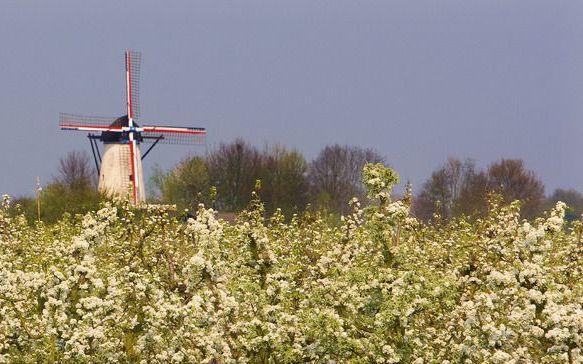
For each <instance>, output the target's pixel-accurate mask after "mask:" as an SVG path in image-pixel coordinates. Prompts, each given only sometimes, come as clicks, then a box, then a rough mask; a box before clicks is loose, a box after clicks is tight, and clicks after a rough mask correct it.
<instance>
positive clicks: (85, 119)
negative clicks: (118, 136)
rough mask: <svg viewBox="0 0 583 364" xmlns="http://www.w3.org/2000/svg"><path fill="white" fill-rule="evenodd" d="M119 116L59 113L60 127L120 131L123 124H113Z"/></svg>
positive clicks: (65, 128)
mask: <svg viewBox="0 0 583 364" xmlns="http://www.w3.org/2000/svg"><path fill="white" fill-rule="evenodd" d="M116 120H117V118H114V117H105V116H89V115H80V114H68V113H61V114H59V127H60V128H61V129H64V130H82V131H120V130H121V126H119V127H118V126H113V124H114V123H115V121H116Z"/></svg>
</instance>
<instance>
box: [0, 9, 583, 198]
mask: <svg viewBox="0 0 583 364" xmlns="http://www.w3.org/2000/svg"><path fill="white" fill-rule="evenodd" d="M0 45H1V49H0V123H1V125H2V128H3V132H2V134H1V135H2V136H1V137H0V138H1V139H0V167H1V170H2V172H0V193H9V194H11V195H14V196H20V195H26V194H31V193H32V190H33V188H34V184H35V177H36V176H37V175H38V176H40V177H41V180H42V181H43V182H45V183H46V182H48V181H50V179H51V178H52V177H53V176H54V175H56V170H57V165H58V160H59V158H60V157H62V156H64V155H65V154H66V153H67V152H68V151H70V150H74V149H83V150H87V151H90V148H89V143H88V141H87V138H85V134H83V133H79V132H66V131H60V130H59V129H58V127H57V121H58V114H59V112H73V113H85V114H93V115H106V116H109V115H111V116H120V115H122V114H125V112H124V108H125V90H124V87H125V86H124V58H123V57H124V56H123V52H124V51H125V49H128V48H129V49H134V50H139V51H142V53H143V60H142V78H141V106H142V119H141V120H142V122H143V123H147V124H152V123H165V124H171V125H184V126H204V127H206V128H207V130H208V147H209V148H210V147H212V146H213V145H216V144H218V143H220V142H221V141H231V140H233V139H234V138H236V137H239V136H240V137H243V138H244V139H246V140H248V141H250V142H251V143H253V144H255V145H257V146H262V145H263V144H264V143H281V144H283V145H286V146H288V147H294V148H297V149H298V150H300V151H301V152H303V153H304V155H305V156H306V157H307V158H308V159H311V158H313V157H314V156H316V154H317V153H318V151H319V150H320V149H321V148H322V147H323V146H324V145H326V144H330V143H340V144H354V145H359V146H363V147H371V148H375V149H376V150H378V151H379V152H380V153H381V154H382V155H384V156H385V157H386V158H387V161H388V162H389V163H390V164H391V165H392V166H393V167H395V168H396V170H397V171H398V172H399V174H400V175H401V177H402V179H404V180H406V179H410V180H411V181H412V182H413V184H414V188H415V187H416V189H417V191H418V190H419V188H420V186H421V184H422V183H423V181H424V180H425V179H426V178H427V177H428V176H429V175H430V173H431V171H432V170H434V169H435V168H437V167H438V166H439V165H441V164H442V163H443V162H444V161H445V160H446V158H447V157H448V156H455V157H459V158H462V159H463V158H467V157H469V158H474V159H475V160H476V161H477V163H478V166H480V167H485V166H487V165H488V164H490V163H491V162H493V161H495V160H498V159H500V158H502V157H505V158H522V159H524V160H525V162H526V165H527V167H528V168H530V169H532V170H534V171H535V172H536V173H537V174H538V175H539V176H540V178H541V179H542V180H543V182H544V183H545V185H546V192H547V193H550V192H552V190H553V189H555V188H557V187H563V188H576V189H578V190H580V191H583V165H582V163H581V156H582V155H583V144H582V143H581V142H580V140H581V137H582V136H583V71H582V70H583V2H581V1H550V0H549V1H536V0H524V1H508V0H500V1H495V0H487V1H486V0H484V1H470V0H458V1H449V0H440V1H435V0H431V1H411V0H405V1H342V0H333V1H313V0H309V1H297V0H296V1H229V2H226V1H216V0H215V1H204V2H203V1H196V2H194V1H168V2H156V3H154V2H152V1H109V2H105V1H22V0H18V1H17V0H13V1H6V0H4V1H0ZM197 153H205V148H204V147H196V148H192V147H179V146H161V147H159V148H157V150H155V151H154V152H153V153H152V155H151V157H150V156H148V158H147V159H146V161H145V164H144V168H145V169H146V170H147V171H148V170H150V169H151V168H152V166H153V165H154V164H158V165H160V166H162V167H163V168H169V167H171V166H172V165H173V164H175V163H176V162H178V161H179V160H181V159H183V158H184V157H185V156H187V155H193V154H197ZM146 177H147V176H146Z"/></svg>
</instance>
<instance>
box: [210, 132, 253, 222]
mask: <svg viewBox="0 0 583 364" xmlns="http://www.w3.org/2000/svg"><path fill="white" fill-rule="evenodd" d="M207 165H208V169H209V175H210V181H211V185H213V186H215V187H216V188H217V201H216V202H217V207H218V208H220V209H223V210H225V211H237V210H240V209H242V208H243V207H245V206H246V205H247V203H248V202H249V200H250V198H251V192H252V191H253V188H254V186H255V180H256V179H257V178H259V174H260V170H261V156H260V154H259V152H258V151H257V148H255V147H253V146H251V145H249V144H247V143H246V142H245V141H243V140H242V139H236V140H235V141H234V142H232V143H229V144H224V143H221V144H220V145H219V147H218V148H217V149H216V150H214V151H212V152H211V153H210V154H209V155H208V157H207Z"/></svg>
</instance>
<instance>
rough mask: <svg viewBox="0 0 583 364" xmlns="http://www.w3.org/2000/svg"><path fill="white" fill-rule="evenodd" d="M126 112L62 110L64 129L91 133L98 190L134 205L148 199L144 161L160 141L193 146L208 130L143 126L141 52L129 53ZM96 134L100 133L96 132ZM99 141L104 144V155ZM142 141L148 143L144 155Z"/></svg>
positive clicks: (126, 63)
mask: <svg viewBox="0 0 583 364" xmlns="http://www.w3.org/2000/svg"><path fill="white" fill-rule="evenodd" d="M125 56H126V60H125V65H126V97H127V115H124V116H121V117H118V118H108V117H96V116H85V115H79V114H65V113H61V115H60V118H59V126H60V128H61V129H62V130H78V131H83V132H88V135H87V137H88V138H89V141H90V143H91V150H92V151H93V157H94V160H95V164H96V166H97V168H98V170H99V190H101V191H103V192H106V193H108V194H113V195H118V196H124V197H125V196H127V195H128V194H130V198H131V200H132V201H133V203H134V204H136V205H137V204H139V203H141V202H144V201H145V199H146V194H145V188H144V177H143V173H142V160H143V159H144V158H145V157H146V155H147V154H148V153H149V152H150V151H151V150H152V148H153V147H154V146H156V145H157V144H159V143H165V144H184V145H193V144H199V143H201V142H203V141H204V137H205V136H206V130H205V129H204V128H195V127H176V126H160V125H146V126H140V125H139V124H138V123H137V120H138V118H139V116H140V97H139V91H140V87H139V86H140V64H141V54H140V53H139V52H133V51H127V52H126V54H125ZM94 133H97V134H94ZM97 141H100V142H102V143H103V144H104V150H103V156H102V155H101V153H100V152H99V148H98V144H97ZM140 144H149V145H150V146H149V148H148V149H147V150H146V152H145V153H144V154H142V153H141V150H140Z"/></svg>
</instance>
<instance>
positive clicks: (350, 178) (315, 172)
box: [308, 144, 384, 213]
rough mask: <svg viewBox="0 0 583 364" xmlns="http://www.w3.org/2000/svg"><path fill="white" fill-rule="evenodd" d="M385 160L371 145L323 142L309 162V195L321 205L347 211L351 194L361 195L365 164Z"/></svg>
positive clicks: (343, 211) (362, 194) (342, 211)
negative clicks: (319, 150)
mask: <svg viewBox="0 0 583 364" xmlns="http://www.w3.org/2000/svg"><path fill="white" fill-rule="evenodd" d="M367 162H370V163H377V162H384V159H383V158H382V157H381V156H380V155H379V154H378V153H377V152H375V151H374V150H372V149H362V148H359V147H355V146H340V145H338V144H335V145H331V146H330V145H329V146H326V147H325V148H324V149H323V150H322V151H321V152H320V154H319V155H318V156H317V157H316V159H314V160H313V161H312V163H311V164H310V168H309V172H308V180H309V182H310V189H311V194H312V198H313V199H314V200H315V201H316V204H318V205H320V206H321V207H326V208H329V209H330V210H332V211H336V212H339V213H346V212H347V211H348V208H349V206H348V201H349V200H350V199H351V198H352V197H355V196H356V197H361V198H362V197H363V196H364V186H363V185H362V168H363V167H364V164H365V163H367Z"/></svg>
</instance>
